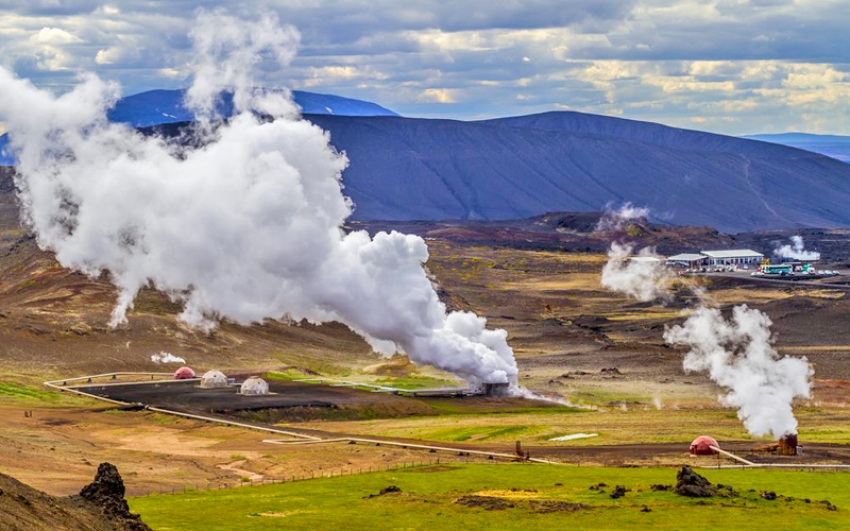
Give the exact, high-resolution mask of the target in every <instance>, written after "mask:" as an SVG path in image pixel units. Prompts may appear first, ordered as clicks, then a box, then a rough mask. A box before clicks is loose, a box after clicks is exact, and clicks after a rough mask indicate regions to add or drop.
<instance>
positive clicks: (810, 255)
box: [773, 236, 820, 260]
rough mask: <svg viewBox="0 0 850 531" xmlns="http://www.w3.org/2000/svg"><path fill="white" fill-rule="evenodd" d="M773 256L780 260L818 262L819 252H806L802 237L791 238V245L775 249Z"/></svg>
mask: <svg viewBox="0 0 850 531" xmlns="http://www.w3.org/2000/svg"><path fill="white" fill-rule="evenodd" d="M773 254H774V255H776V256H778V257H780V258H790V259H791V260H820V253H819V252H817V251H807V250H806V246H805V244H804V243H803V237H802V236H791V245H782V246H781V247H777V248H776V249H775V250H774V251H773Z"/></svg>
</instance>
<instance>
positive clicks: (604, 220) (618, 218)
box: [596, 201, 650, 232]
mask: <svg viewBox="0 0 850 531" xmlns="http://www.w3.org/2000/svg"><path fill="white" fill-rule="evenodd" d="M649 212H650V210H649V208H648V207H637V206H634V205H633V204H632V203H631V202H628V201H627V202H625V203H623V204H622V205H621V206H620V208H617V209H614V208H613V205H612V204H611V203H608V204H607V205H605V213H604V214H603V215H602V217H601V218H600V219H599V223H597V224H596V230H597V231H601V232H605V231H613V230H620V229H621V228H623V225H625V224H626V223H627V222H629V221H631V220H633V219H640V218H645V217H647V216H648V215H649Z"/></svg>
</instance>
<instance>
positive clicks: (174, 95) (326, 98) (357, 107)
mask: <svg viewBox="0 0 850 531" xmlns="http://www.w3.org/2000/svg"><path fill="white" fill-rule="evenodd" d="M185 94H186V90H185V89H178V90H149V91H147V92H141V93H139V94H134V95H132V96H127V97H125V98H121V99H120V100H118V103H116V104H115V107H113V108H112V109H110V110H109V112H108V113H107V116H108V117H109V119H110V120H111V121H113V122H123V123H128V124H130V125H132V126H133V127H149V126H152V125H159V124H168V123H177V122H186V121H190V120H193V119H194V115H193V114H192V112H191V111H189V110H188V109H187V108H186V107H185V106H184V105H183V99H184V96H185ZM222 96H223V97H222V102H221V104H220V105H219V109H218V110H219V111H220V112H221V114H222V115H223V116H227V117H229V116H232V114H233V99H232V97H231V95H229V94H227V93H225V94H223V95H222ZM292 96H293V98H294V99H295V103H297V104H298V105H299V106H300V107H301V111H302V112H303V113H304V114H337V115H343V116H398V115H397V114H396V113H394V112H393V111H391V110H389V109H386V108H384V107H381V106H380V105H378V104H377V103H372V102H369V101H362V100H355V99H351V98H343V97H342V96H334V95H331V94H317V93H315V92H304V91H300V90H294V91H292ZM8 142H9V137H8V135H2V136H0V166H10V165H12V164H14V159H13V158H12V157H11V156H10V155H9V154H8V153H6V151H5V148H6V146H7V145H8Z"/></svg>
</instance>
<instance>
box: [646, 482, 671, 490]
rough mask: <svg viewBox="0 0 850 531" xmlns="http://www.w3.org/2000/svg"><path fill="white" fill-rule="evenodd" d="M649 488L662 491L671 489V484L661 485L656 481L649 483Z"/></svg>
mask: <svg viewBox="0 0 850 531" xmlns="http://www.w3.org/2000/svg"><path fill="white" fill-rule="evenodd" d="M649 488H650V489H651V490H652V491H654V492H662V491H668V490H673V485H661V484H660V483H656V484H655V485H650V486H649Z"/></svg>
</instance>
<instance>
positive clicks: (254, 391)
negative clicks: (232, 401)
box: [239, 376, 269, 395]
mask: <svg viewBox="0 0 850 531" xmlns="http://www.w3.org/2000/svg"><path fill="white" fill-rule="evenodd" d="M239 392H240V393H242V394H243V395H267V394H269V384H268V383H266V381H265V380H263V379H262V378H260V377H258V376H251V377H250V378H248V379H247V380H245V381H244V382H242V386H241V387H240V388H239Z"/></svg>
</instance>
